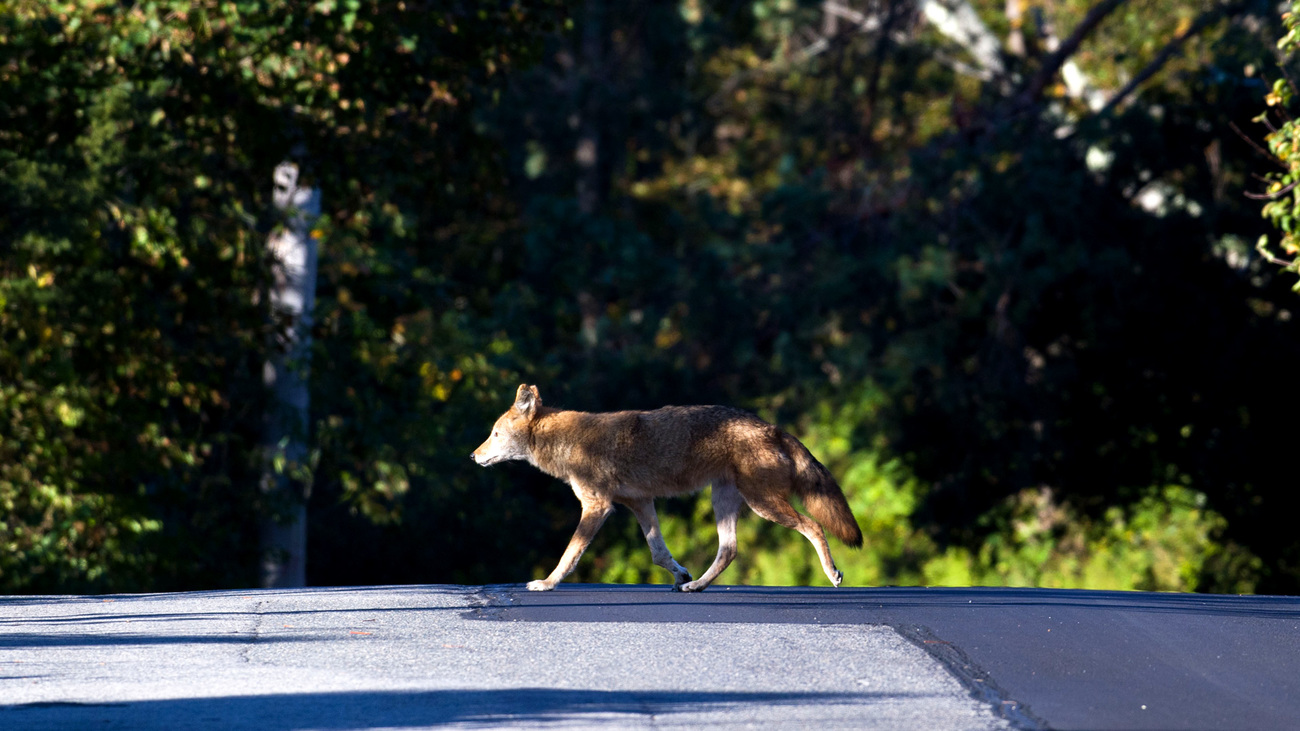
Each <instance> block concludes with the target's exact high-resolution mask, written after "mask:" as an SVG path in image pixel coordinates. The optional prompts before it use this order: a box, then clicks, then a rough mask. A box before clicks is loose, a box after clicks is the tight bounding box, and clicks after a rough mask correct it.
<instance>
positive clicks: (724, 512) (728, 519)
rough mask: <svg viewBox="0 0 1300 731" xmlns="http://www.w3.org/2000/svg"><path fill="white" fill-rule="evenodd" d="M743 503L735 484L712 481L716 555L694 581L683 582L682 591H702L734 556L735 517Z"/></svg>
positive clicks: (729, 563)
mask: <svg viewBox="0 0 1300 731" xmlns="http://www.w3.org/2000/svg"><path fill="white" fill-rule="evenodd" d="M743 504H744V500H742V499H741V497H740V493H739V492H738V491H737V490H736V486H735V485H732V484H730V483H726V482H722V483H714V485H713V515H714V517H715V518H717V520H718V555H717V557H716V558H714V559H713V565H712V566H710V567H709V570H708V571H705V572H704V575H703V576H701V577H700V578H698V579H696V580H695V581H692V582H691V583H689V584H683V585H682V591H703V590H704V589H705V587H707V586H708V585H709V584H712V583H713V580H714V579H716V578H718V574H721V573H722V572H723V570H724V569H726V568H727V567H728V566H730V565H731V562H732V561H733V560H734V559H735V558H736V518H737V516H739V515H740V506H741V505H743Z"/></svg>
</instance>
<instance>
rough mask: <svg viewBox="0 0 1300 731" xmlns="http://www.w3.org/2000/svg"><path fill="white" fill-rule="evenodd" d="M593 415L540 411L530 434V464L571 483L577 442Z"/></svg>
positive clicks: (551, 410)
mask: <svg viewBox="0 0 1300 731" xmlns="http://www.w3.org/2000/svg"><path fill="white" fill-rule="evenodd" d="M591 416H592V414H588V413H586V412H582V411H561V410H560V409H550V408H546V407H542V408H541V409H539V410H538V412H537V416H536V417H534V418H533V422H532V426H531V428H530V430H529V434H528V461H529V462H531V463H532V465H533V466H534V467H536V468H537V469H539V470H541V471H542V472H545V473H546V474H548V475H550V476H551V477H557V478H559V479H561V480H568V478H569V477H570V476H571V475H570V474H569V472H570V464H569V462H570V460H571V459H572V452H573V448H574V446H575V442H576V441H577V439H580V437H581V434H582V432H583V431H584V429H583V426H584V425H583V422H584V421H586V420H589V418H590V417H591ZM584 417H586V418H584Z"/></svg>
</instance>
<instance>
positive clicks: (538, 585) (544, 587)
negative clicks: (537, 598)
mask: <svg viewBox="0 0 1300 731" xmlns="http://www.w3.org/2000/svg"><path fill="white" fill-rule="evenodd" d="M527 588H528V590H529V591H550V590H551V589H554V588H555V584H551V583H548V582H546V581H530V582H528V586H527Z"/></svg>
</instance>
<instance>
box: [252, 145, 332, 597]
mask: <svg viewBox="0 0 1300 731" xmlns="http://www.w3.org/2000/svg"><path fill="white" fill-rule="evenodd" d="M274 182H275V191H274V193H273V196H272V200H273V201H274V203H275V207H276V209H277V210H279V211H280V212H281V215H282V216H283V221H282V223H283V225H282V227H281V228H279V229H278V230H276V231H275V232H274V233H272V234H271V236H270V237H269V238H268V240H267V249H268V251H269V253H270V255H271V262H272V265H271V268H272V273H273V276H274V279H273V281H272V284H271V288H270V304H271V317H272V321H273V323H274V324H275V325H276V328H275V330H276V334H275V335H274V336H273V338H274V339H273V342H272V343H271V348H270V358H269V359H268V360H267V361H266V363H265V364H264V365H263V368H262V379H263V383H265V385H266V387H267V390H268V391H269V393H270V402H269V405H268V409H267V413H266V419H265V422H264V425H263V428H264V431H263V446H264V448H265V452H266V456H265V460H266V461H265V464H264V467H263V472H262V481H261V489H262V493H263V497H264V498H265V499H266V502H267V504H268V506H269V507H270V512H269V514H268V515H267V516H266V517H264V518H263V520H262V526H261V536H260V538H261V556H262V560H261V567H260V573H261V577H260V578H261V585H262V586H263V587H266V588H276V587H295V586H305V585H306V583H307V497H308V493H309V491H310V483H309V481H308V479H307V475H308V472H307V470H306V467H307V457H308V449H307V427H308V424H309V422H308V405H309V404H308V392H307V374H308V371H307V368H308V364H309V354H310V349H311V318H312V309H313V307H314V306H315V303H316V240H315V238H313V237H312V236H311V233H310V226H311V224H312V222H313V221H314V220H315V219H316V217H317V216H319V215H320V209H321V206H320V192H319V191H318V190H314V189H312V188H305V187H300V186H299V185H298V166H297V165H294V164H293V163H288V162H285V163H281V164H280V165H278V166H276V168H275V175H274Z"/></svg>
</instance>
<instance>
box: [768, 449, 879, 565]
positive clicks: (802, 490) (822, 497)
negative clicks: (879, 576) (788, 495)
mask: <svg viewBox="0 0 1300 731" xmlns="http://www.w3.org/2000/svg"><path fill="white" fill-rule="evenodd" d="M781 445H782V446H783V447H784V448H785V451H786V454H788V455H790V459H792V460H794V491H795V492H796V493H797V494H798V495H799V497H800V498H801V499H802V500H803V504H804V507H806V508H808V512H809V513H810V514H811V515H812V517H813V518H814V519H816V520H817V522H818V523H821V524H822V526H823V527H824V528H826V530H828V531H830V532H831V535H833V536H835V537H836V538H838V539H840V540H841V541H844V543H845V544H846V545H849V546H852V547H854V548H861V547H862V529H861V528H859V527H858V521H857V520H856V519H855V518H854V517H853V511H852V510H850V509H849V501H848V500H846V499H845V498H844V491H843V490H841V489H840V486H839V484H838V483H836V482H835V478H834V477H832V476H831V472H830V470H828V469H826V467H825V466H824V465H822V463H821V462H818V461H817V458H816V457H814V456H812V453H811V452H809V451H808V448H807V447H805V446H804V445H803V444H802V443H800V442H799V440H798V439H795V438H794V437H792V436H790V435H789V434H786V433H785V432H781Z"/></svg>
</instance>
